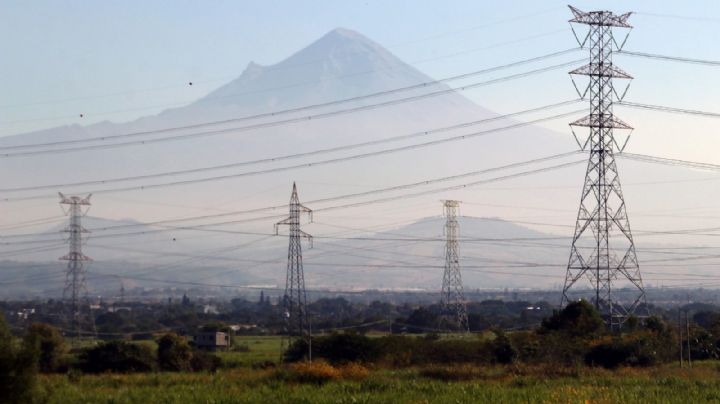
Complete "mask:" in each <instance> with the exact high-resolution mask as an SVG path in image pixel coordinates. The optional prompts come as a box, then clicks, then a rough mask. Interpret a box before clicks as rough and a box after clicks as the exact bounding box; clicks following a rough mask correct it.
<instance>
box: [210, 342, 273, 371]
mask: <svg viewBox="0 0 720 404" xmlns="http://www.w3.org/2000/svg"><path fill="white" fill-rule="evenodd" d="M233 344H235V345H236V346H238V345H242V346H246V347H248V349H249V351H248V352H234V351H230V352H223V351H218V352H216V354H217V355H218V356H219V357H220V358H221V359H222V361H223V367H225V368H238V367H252V366H253V365H256V364H261V363H265V362H279V361H280V353H281V344H282V338H281V337H279V336H237V337H235V338H234V340H233Z"/></svg>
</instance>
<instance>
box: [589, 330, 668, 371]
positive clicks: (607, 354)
mask: <svg viewBox="0 0 720 404" xmlns="http://www.w3.org/2000/svg"><path fill="white" fill-rule="evenodd" d="M662 345H663V344H662V341H661V340H660V339H659V336H658V335H655V334H652V333H647V332H637V333H634V334H630V335H626V336H623V337H615V338H612V339H611V340H602V341H600V342H598V343H596V344H594V346H592V347H591V348H590V350H589V351H588V353H587V354H586V355H585V363H586V364H588V365H591V366H602V367H604V368H608V369H612V368H616V367H618V366H652V365H655V364H657V363H659V362H661V361H662V360H663V359H664V358H665V355H664V352H663V351H662V350H663V349H667V348H668V347H665V346H662Z"/></svg>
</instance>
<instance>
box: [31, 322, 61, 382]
mask: <svg viewBox="0 0 720 404" xmlns="http://www.w3.org/2000/svg"><path fill="white" fill-rule="evenodd" d="M28 338H34V339H37V341H38V343H39V344H40V345H39V348H40V356H39V358H38V366H39V369H40V371H41V372H54V371H57V370H58V368H59V367H60V365H61V361H62V359H63V355H64V354H65V351H66V348H65V339H64V338H63V336H62V335H61V334H60V331H58V330H57V328H55V327H53V326H51V325H49V324H43V323H35V324H33V325H31V326H30V329H29V330H28Z"/></svg>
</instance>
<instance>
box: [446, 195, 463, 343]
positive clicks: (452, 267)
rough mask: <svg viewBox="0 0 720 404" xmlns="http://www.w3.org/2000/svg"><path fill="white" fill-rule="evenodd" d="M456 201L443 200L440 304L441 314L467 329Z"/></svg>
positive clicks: (458, 204)
mask: <svg viewBox="0 0 720 404" xmlns="http://www.w3.org/2000/svg"><path fill="white" fill-rule="evenodd" d="M459 206H460V202H458V201H443V210H444V213H445V237H446V241H445V272H444V274H443V284H442V293H441V296H440V306H441V310H442V314H443V316H452V318H453V320H454V321H455V322H457V324H458V325H459V326H460V327H461V328H462V329H463V330H465V331H468V316H467V309H466V307H465V296H464V294H463V286H462V276H461V275H460V256H459V244H458V234H459V226H458V221H457V211H458V207H459Z"/></svg>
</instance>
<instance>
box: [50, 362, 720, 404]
mask: <svg viewBox="0 0 720 404" xmlns="http://www.w3.org/2000/svg"><path fill="white" fill-rule="evenodd" d="M550 370H551V371H550ZM282 372H283V370H281V369H251V368H236V369H223V370H220V371H218V373H216V374H208V373H202V374H190V373H151V374H130V375H114V374H103V375H82V376H79V377H76V378H73V377H72V376H67V375H47V376H42V378H41V386H42V390H43V392H42V395H43V396H44V397H46V398H47V399H48V402H50V403H64V402H76V403H79V402H100V403H139V402H145V403H147V402H158V403H162V402H190V403H208V402H212V403H227V402H275V403H290V402H292V403H297V402H307V403H370V402H373V403H377V402H415V403H421V402H436V403H440V402H547V403H558V402H568V403H582V402H588V401H589V402H653V403H663V402H666V403H680V402H707V401H717V400H720V364H718V363H717V362H702V363H697V364H695V367H693V368H692V369H683V370H680V369H678V367H677V365H665V366H661V367H655V368H647V369H628V368H621V369H617V370H613V371H608V370H602V369H557V368H544V367H541V368H523V367H512V366H508V367H474V366H463V367H460V368H455V369H453V370H451V369H449V368H443V367H434V366H430V367H424V368H414V369H402V370H392V369H372V370H370V372H369V374H368V375H367V377H366V378H364V379H363V380H344V379H342V378H339V379H335V380H328V381H326V382H306V383H302V382H286V381H283V380H281V379H280V376H279V374H281V373H282ZM447 379H452V380H447Z"/></svg>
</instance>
